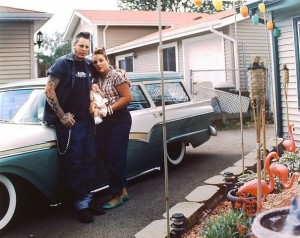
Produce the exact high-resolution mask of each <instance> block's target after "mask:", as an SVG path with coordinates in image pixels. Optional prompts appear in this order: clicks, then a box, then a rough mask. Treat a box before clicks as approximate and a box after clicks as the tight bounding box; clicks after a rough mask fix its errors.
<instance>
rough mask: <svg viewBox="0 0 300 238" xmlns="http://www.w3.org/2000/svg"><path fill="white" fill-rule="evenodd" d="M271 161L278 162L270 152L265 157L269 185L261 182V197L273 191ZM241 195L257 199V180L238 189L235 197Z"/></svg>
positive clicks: (275, 156) (274, 153)
mask: <svg viewBox="0 0 300 238" xmlns="http://www.w3.org/2000/svg"><path fill="white" fill-rule="evenodd" d="M272 159H276V160H279V156H278V154H277V153H276V152H271V153H269V154H268V156H267V157H266V167H265V168H266V171H267V172H268V174H269V177H270V183H269V184H268V183H267V182H266V181H265V180H261V188H262V194H263V195H267V194H269V193H271V192H272V191H273V190H274V186H275V181H274V175H273V174H272V171H271V170H270V163H271V160H272ZM243 193H249V194H251V195H253V196H256V197H257V179H253V180H251V181H249V182H247V183H245V184H244V185H243V186H242V187H240V188H239V190H238V191H237V195H241V194H243Z"/></svg>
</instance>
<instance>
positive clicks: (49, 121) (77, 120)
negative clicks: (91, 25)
mask: <svg viewBox="0 0 300 238" xmlns="http://www.w3.org/2000/svg"><path fill="white" fill-rule="evenodd" d="M89 45H90V34H89V33H88V32H80V33H79V34H78V35H77V36H76V37H75V39H74V41H73V45H72V46H73V50H72V52H71V53H69V54H67V55H64V56H62V57H60V58H58V59H57V60H56V61H55V62H54V63H53V64H52V65H51V66H50V68H49V69H48V82H47V84H46V88H45V94H46V99H47V102H46V105H45V114H44V121H45V123H46V125H48V126H53V127H54V128H55V131H56V136H57V149H58V152H59V157H60V158H59V159H60V162H61V164H62V171H63V177H64V181H65V184H66V188H67V189H66V190H67V192H68V195H69V197H70V199H71V201H72V203H73V204H74V207H75V209H76V211H77V215H78V218H79V221H80V222H83V223H90V222H92V221H93V215H102V214H104V213H105V212H104V210H103V209H102V208H101V206H100V205H96V204H92V202H91V199H92V194H91V193H90V191H91V190H92V186H93V183H94V179H95V141H94V140H95V123H94V120H93V117H92V116H91V114H90V113H89V102H90V97H89V93H90V88H91V83H92V70H93V65H92V63H91V61H90V60H88V59H87V58H86V55H87V54H88V52H89Z"/></svg>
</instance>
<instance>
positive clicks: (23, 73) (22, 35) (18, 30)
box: [0, 6, 52, 84]
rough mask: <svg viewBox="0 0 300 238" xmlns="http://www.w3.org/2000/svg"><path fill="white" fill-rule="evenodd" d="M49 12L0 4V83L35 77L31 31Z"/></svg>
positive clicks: (35, 29)
mask: <svg viewBox="0 0 300 238" xmlns="http://www.w3.org/2000/svg"><path fill="white" fill-rule="evenodd" d="M51 17H52V14H49V13H44V12H37V11H31V10H24V9H17V8H10V7H3V6H0V55H1V58H0V84H2V83H7V82H11V81H17V80H24V79H31V78H35V77H36V76H37V72H36V62H35V59H34V42H35V38H34V34H35V32H36V31H37V30H38V29H40V28H41V27H42V26H43V25H44V24H45V23H46V22H47V21H48V20H49V19H50V18H51Z"/></svg>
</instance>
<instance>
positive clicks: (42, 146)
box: [0, 141, 56, 158]
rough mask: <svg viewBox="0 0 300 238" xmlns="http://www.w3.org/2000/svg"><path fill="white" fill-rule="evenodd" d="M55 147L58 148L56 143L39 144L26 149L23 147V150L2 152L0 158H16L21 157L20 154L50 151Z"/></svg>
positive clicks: (16, 149)
mask: <svg viewBox="0 0 300 238" xmlns="http://www.w3.org/2000/svg"><path fill="white" fill-rule="evenodd" d="M53 147H56V142H55V141H51V142H45V143H42V144H37V145H30V146H25V147H21V148H15V149H9V150H5V151H1V152H0V158H1V157H4V156H14V155H19V154H23V153H28V152H35V151H40V150H45V149H50V148H53Z"/></svg>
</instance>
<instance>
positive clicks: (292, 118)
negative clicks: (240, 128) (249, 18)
mask: <svg viewBox="0 0 300 238" xmlns="http://www.w3.org/2000/svg"><path fill="white" fill-rule="evenodd" d="M261 2H262V1H255V2H254V3H251V4H249V5H248V8H249V9H253V11H256V9H257V6H258V4H259V3H261ZM264 2H265V5H266V11H267V16H268V17H269V18H270V19H272V21H273V22H274V25H275V27H276V28H278V29H279V30H280V32H281V34H280V35H279V36H278V37H275V36H274V34H272V38H271V50H272V60H271V61H272V64H273V65H272V68H273V75H272V82H273V85H274V88H275V90H274V91H275V111H276V117H275V118H276V119H277V121H276V125H277V128H278V130H277V131H278V133H277V134H278V136H280V137H286V136H287V124H288V122H287V121H288V118H289V124H294V132H293V134H294V138H295V140H296V141H297V142H298V145H299V142H300V111H299V109H300V87H299V85H300V44H299V40H300V2H299V1H291V0H288V1H287V0H268V1H264ZM260 17H261V18H262V17H263V16H262V15H261V16H260ZM284 64H286V66H287V68H288V69H289V81H288V83H287V90H286V91H287V102H288V110H287V105H286V99H285V90H284V83H283V77H282V75H283V73H282V69H283V66H284ZM287 111H288V114H289V116H288V117H287Z"/></svg>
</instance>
